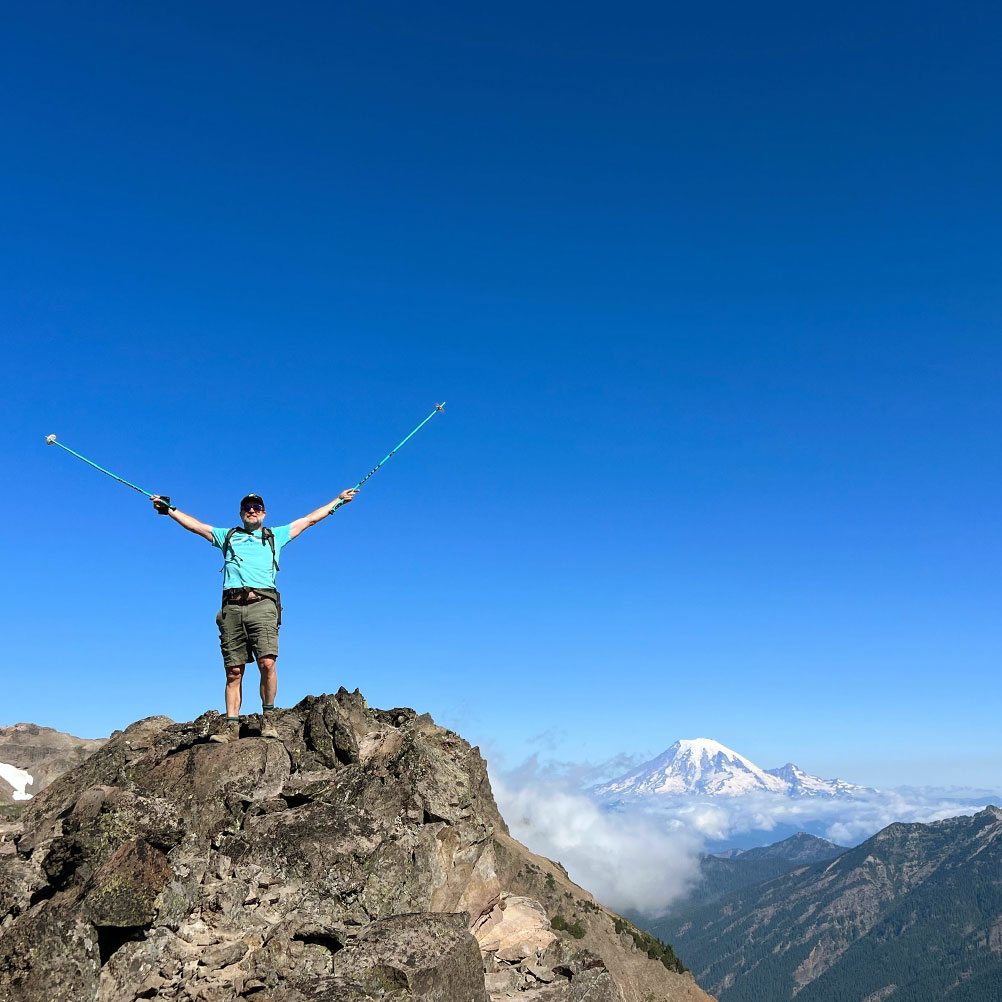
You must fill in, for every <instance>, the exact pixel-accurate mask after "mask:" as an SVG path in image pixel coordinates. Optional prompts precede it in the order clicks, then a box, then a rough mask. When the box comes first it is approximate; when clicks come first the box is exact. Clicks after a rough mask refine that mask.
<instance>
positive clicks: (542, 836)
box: [491, 776, 702, 914]
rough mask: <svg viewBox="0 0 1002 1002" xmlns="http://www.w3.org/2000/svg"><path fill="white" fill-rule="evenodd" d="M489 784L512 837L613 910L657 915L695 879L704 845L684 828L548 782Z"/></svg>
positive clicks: (496, 781)
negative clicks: (610, 807)
mask: <svg viewBox="0 0 1002 1002" xmlns="http://www.w3.org/2000/svg"><path fill="white" fill-rule="evenodd" d="M509 782H510V779H509ZM491 785H492V786H493V788H494V795H495V797H496V798H497V801H498V806H499V807H500V808H501V813H502V815H503V816H504V818H505V820H506V821H507V822H508V826H509V828H510V829H511V833H512V835H513V836H514V837H515V838H517V839H518V840H519V841H520V842H523V843H524V844H525V845H527V846H528V847H529V848H530V849H531V850H532V851H533V852H537V853H539V854H540V855H541V856H546V857H547V858H548V859H553V860H556V861H557V862H559V863H561V864H563V866H564V867H565V868H566V869H567V872H568V874H569V875H570V878H571V880H573V881H574V882H575V883H577V884H580V885H581V886H582V887H584V888H585V889H586V890H588V891H591V893H592V894H594V895H595V897H596V898H597V899H598V900H599V901H601V902H602V904H604V905H608V906H609V907H610V908H613V909H615V910H617V911H623V910H626V909H636V910H637V911H641V912H647V913H649V914H657V913H659V912H662V911H664V909H665V908H666V907H667V905H669V904H670V903H671V902H672V901H676V900H677V899H679V898H681V897H683V896H684V895H685V894H686V892H687V891H688V889H689V888H690V887H691V886H692V884H694V883H695V882H696V880H697V879H698V878H699V851H700V849H701V847H702V839H701V838H700V837H699V836H698V835H696V834H694V833H693V832H691V831H689V830H688V829H685V828H671V827H669V826H668V825H667V824H665V820H664V819H663V818H658V817H655V816H652V815H648V814H645V813H631V814H629V815H626V814H616V813H609V812H606V811H603V810H602V808H601V807H600V806H599V805H598V804H596V803H595V801H593V800H592V799H591V798H590V797H588V796H586V795H585V794H583V793H578V792H575V791H574V790H571V789H568V788H567V787H564V786H560V785H558V784H557V783H555V782H553V781H549V782H542V783H538V784H537V783H529V784H525V785H522V786H520V787H515V786H514V785H508V783H506V782H505V780H504V779H501V778H497V777H495V776H492V777H491Z"/></svg>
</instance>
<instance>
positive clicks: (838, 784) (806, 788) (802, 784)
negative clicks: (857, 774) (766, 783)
mask: <svg viewBox="0 0 1002 1002" xmlns="http://www.w3.org/2000/svg"><path fill="white" fill-rule="evenodd" d="M766 772H767V773H769V775H770V776H776V777H777V778H778V779H781V780H783V782H784V783H787V784H788V785H789V790H788V792H789V795H790V796H791V797H852V796H855V795H856V794H859V793H872V792H873V791H872V790H870V789H868V788H867V787H865V786H856V785H855V784H854V783H847V782H846V781H845V780H844V779H818V777H817V776H812V775H811V774H810V773H809V772H804V770H803V769H798V768H797V766H795V765H794V764H793V763H792V762H787V763H786V765H784V766H782V767H781V768H779V769H766Z"/></svg>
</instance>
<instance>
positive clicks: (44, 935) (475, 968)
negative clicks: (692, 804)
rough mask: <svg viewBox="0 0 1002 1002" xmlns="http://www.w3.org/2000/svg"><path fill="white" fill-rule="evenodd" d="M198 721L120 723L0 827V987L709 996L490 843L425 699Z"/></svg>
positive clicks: (439, 998)
mask: <svg viewBox="0 0 1002 1002" xmlns="http://www.w3.org/2000/svg"><path fill="white" fill-rule="evenodd" d="M217 720H218V715H217V714H215V713H207V714H204V715H203V716H202V717H199V718H198V719H197V720H194V721H191V722H190V723H181V724H175V723H173V722H171V721H169V720H168V719H167V718H165V717H151V718H149V719H147V720H142V721H138V722H137V723H135V724H133V725H132V726H131V727H129V728H127V729H126V730H125V731H124V732H121V733H118V734H116V735H114V736H113V737H112V739H111V740H109V741H108V742H107V744H105V745H104V746H103V747H101V748H100V749H99V750H98V751H97V752H95V753H94V754H93V755H92V756H91V757H90V758H88V759H86V760H85V761H84V762H83V763H82V764H81V765H79V766H77V767H76V768H75V769H74V770H72V771H71V772H68V773H66V774H65V775H63V776H61V777H59V778H58V779H56V780H55V781H54V782H53V783H52V784H51V785H50V786H49V787H48V788H47V789H46V790H44V791H43V792H42V793H41V794H39V795H38V796H37V797H35V798H34V799H33V800H32V801H30V802H29V803H28V804H27V806H26V808H25V809H24V811H23V813H22V815H21V817H20V819H19V820H18V821H17V822H4V826H3V828H2V830H0V1002H135V1000H136V999H154V998H155V999H157V1000H159V1002H196V1000H197V1002H235V1000H237V999H239V998H243V997H248V998H252V999H254V1000H255V1002H368V1000H372V999H378V998H386V999H387V1000H389V999H391V998H397V999H399V1000H401V1002H403V1000H404V999H407V1000H412V1002H488V999H489V998H490V997H494V998H501V997H503V993H504V992H506V991H508V990H512V991H517V992H518V993H519V997H522V998H525V1000H526V1002H535V1000H537V999H538V1002H561V1000H564V1002H577V1000H585V999H587V1000H588V1002H624V1000H625V1002H640V1000H641V999H644V1000H645V1002H647V1000H650V1002H704V1000H706V999H707V998H708V996H705V995H703V994H702V993H701V992H699V990H698V989H697V988H696V986H695V984H694V983H693V982H692V980H691V978H689V979H686V978H683V977H680V976H679V975H677V974H675V973H674V972H670V971H666V970H665V968H664V967H662V966H661V965H660V964H658V963H656V962H655V961H652V960H650V959H649V958H648V957H647V956H646V954H642V953H640V952H639V951H637V950H636V949H632V948H628V947H626V946H624V944H623V943H622V942H621V940H620V938H619V936H618V935H617V934H616V932H615V930H614V924H615V922H616V917H615V916H613V915H612V913H610V912H607V911H606V910H605V909H603V908H602V907H601V906H600V905H598V904H596V903H595V902H594V901H593V900H592V898H591V896H590V895H588V894H587V892H586V891H583V890H582V889H581V888H579V887H577V886H576V885H574V884H573V883H571V882H570V881H569V880H568V879H567V876H566V874H565V873H564V872H563V871H562V869H561V868H560V867H559V865H558V864H555V863H552V862H550V861H549V860H545V859H543V858H542V857H539V856H535V855H533V854H532V853H530V852H529V851H528V850H527V849H525V847H524V846H521V845H519V843H517V842H516V841H515V840H514V839H512V838H511V837H510V836H509V835H508V830H507V827H506V825H505V823H504V820H503V818H502V817H501V815H500V814H499V812H498V809H497V805H496V804H495V802H494V797H493V794H492V792H491V788H490V782H489V780H488V777H487V768H486V764H485V763H484V760H483V758H482V757H481V756H480V753H479V751H478V750H477V749H476V748H471V747H470V746H469V745H468V744H467V743H466V742H465V741H463V740H462V738H460V737H458V735H456V734H453V733H452V732H451V731H448V730H446V729H444V728H442V727H438V726H436V725H435V724H434V722H433V721H432V720H431V718H430V717H429V716H427V714H424V715H418V714H416V713H415V712H414V711H413V710H409V709H403V708H396V709H393V710H373V709H370V708H368V707H367V706H366V704H365V701H364V699H362V697H361V695H360V694H359V693H357V692H355V693H349V692H346V691H345V690H344V689H342V690H340V691H339V692H338V693H337V694H335V695H323V696H319V697H315V696H310V697H307V698H306V699H304V700H303V701H302V702H301V703H300V704H299V705H298V706H296V707H294V708H292V709H290V710H279V711H276V714H275V726H276V729H277V731H278V734H279V738H278V740H274V739H271V740H267V739H264V738H261V737H260V736H259V734H258V722H257V721H256V720H253V719H252V720H248V721H247V722H246V723H245V724H244V726H243V727H242V732H241V739H240V740H239V741H236V742H230V743H224V744H216V743H210V742H209V740H208V738H209V735H210V734H211V733H212V731H213V728H214V726H215V724H216V722H217ZM558 915H562V917H564V918H565V919H566V920H570V921H575V922H578V924H576V925H574V926H573V933H572V932H568V931H567V930H566V928H565V927H566V926H567V925H568V922H567V921H565V922H564V923H560V922H557V921H556V918H557V916H558ZM579 920H583V924H581V922H580V921H579ZM554 926H556V927H557V928H554ZM585 926H586V927H587V928H585ZM581 930H584V931H583V932H582V931H581ZM474 931H475V932H476V936H475V935H474ZM579 932H580V936H581V937H582V938H578V937H577V934H578V933H579ZM488 986H490V993H489V992H488ZM498 992H500V993H501V994H498Z"/></svg>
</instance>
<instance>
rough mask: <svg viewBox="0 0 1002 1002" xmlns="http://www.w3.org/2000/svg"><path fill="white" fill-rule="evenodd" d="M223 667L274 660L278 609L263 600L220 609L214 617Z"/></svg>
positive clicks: (225, 606) (276, 650)
mask: <svg viewBox="0 0 1002 1002" xmlns="http://www.w3.org/2000/svg"><path fill="white" fill-rule="evenodd" d="M216 626H218V627H219V649H220V651H221V652H222V655H223V667H224V668H234V667H236V666H237V665H245V664H249V663H250V662H251V661H257V660H259V659H260V658H277V657H278V631H279V625H278V607H277V606H276V605H275V603H274V602H272V601H271V600H270V599H267V598H263V599H261V600H260V601H258V602H251V603H250V604H249V605H236V604H232V605H224V606H223V607H222V609H220V610H219V613H218V614H217V615H216Z"/></svg>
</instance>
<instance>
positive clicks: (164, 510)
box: [153, 494, 212, 543]
mask: <svg viewBox="0 0 1002 1002" xmlns="http://www.w3.org/2000/svg"><path fill="white" fill-rule="evenodd" d="M153 507H154V508H155V509H156V510H157V512H159V514H161V515H170V517H171V518H172V519H174V521H175V522H177V524H178V525H183V526H184V527H185V528H186V529H187V530H188V531H189V532H193V533H195V535H196V536H201V537H202V539H207V540H208V541H209V542H210V543H211V542H212V526H211V525H206V524H205V523H204V522H199V520H198V519H197V518H193V517H192V516H191V515H186V514H185V513H184V512H183V511H180V510H179V509H177V508H170V507H169V506H168V505H167V504H165V503H164V502H163V501H161V500H160V495H159V494H154V495H153Z"/></svg>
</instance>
